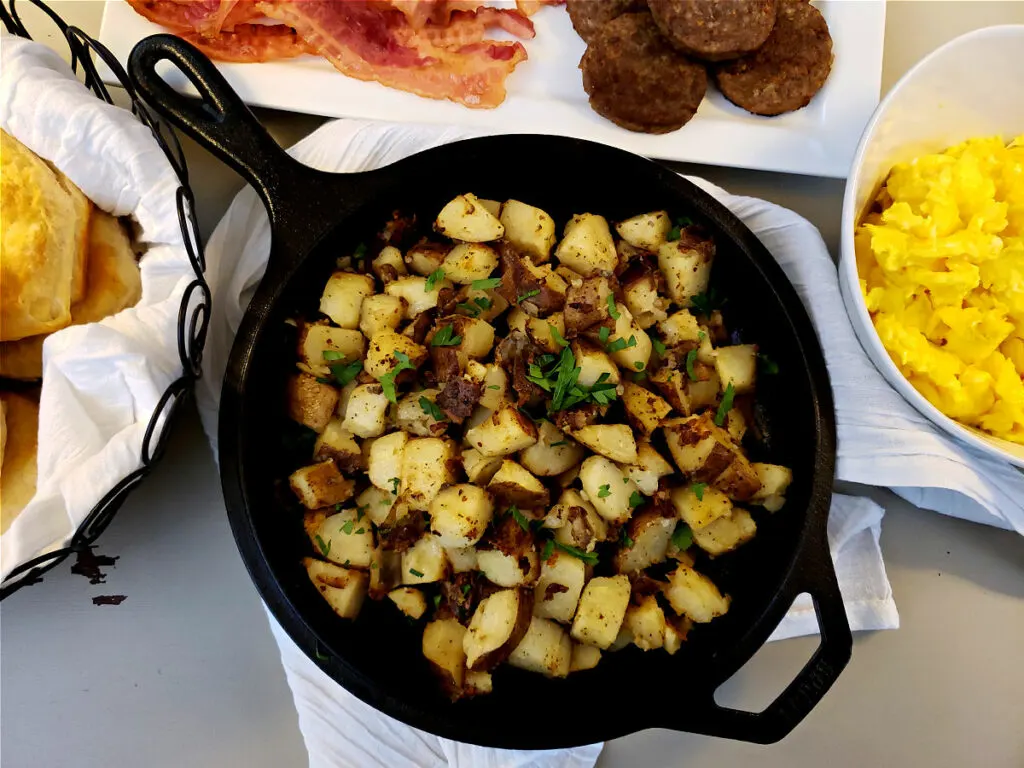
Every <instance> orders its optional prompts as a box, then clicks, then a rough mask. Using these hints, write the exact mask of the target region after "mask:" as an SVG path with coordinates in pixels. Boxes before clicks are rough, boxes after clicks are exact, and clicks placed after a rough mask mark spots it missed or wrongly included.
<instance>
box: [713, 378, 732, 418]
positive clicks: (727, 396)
mask: <svg viewBox="0 0 1024 768" xmlns="http://www.w3.org/2000/svg"><path fill="white" fill-rule="evenodd" d="M735 398H736V390H735V389H733V386H732V382H731V381H730V382H729V384H728V385H726V387H725V392H724V393H723V394H722V402H721V403H719V404H718V413H716V414H715V424H716V425H717V426H719V427H720V426H722V424H724V423H725V416H726V414H727V413H729V411H730V410H731V409H732V401H733V400H734V399H735Z"/></svg>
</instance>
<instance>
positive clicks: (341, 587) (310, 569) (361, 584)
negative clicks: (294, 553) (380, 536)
mask: <svg viewBox="0 0 1024 768" xmlns="http://www.w3.org/2000/svg"><path fill="white" fill-rule="evenodd" d="M302 564H303V565H304V566H305V567H306V572H307V573H308V574H309V580H310V581H312V582H313V586H315V587H316V588H317V590H318V591H319V592H320V594H321V595H323V596H324V599H325V600H326V601H327V603H328V605H330V606H331V609H332V610H333V611H334V612H335V613H336V614H338V615H339V616H341V618H343V619H354V618H355V617H356V616H358V615H359V609H360V608H362V607H363V600H364V599H365V598H366V588H367V582H368V577H367V575H366V572H365V571H356V570H351V569H348V568H342V567H341V566H340V565H335V564H334V563H325V562H324V561H323V560H314V559H313V558H311V557H307V558H305V559H304V560H303V561H302Z"/></svg>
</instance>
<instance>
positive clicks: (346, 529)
mask: <svg viewBox="0 0 1024 768" xmlns="http://www.w3.org/2000/svg"><path fill="white" fill-rule="evenodd" d="M355 525H356V521H355V520H346V521H345V524H344V525H342V526H341V532H342V533H344V534H345V535H346V536H349V535H351V534H352V529H353V528H355Z"/></svg>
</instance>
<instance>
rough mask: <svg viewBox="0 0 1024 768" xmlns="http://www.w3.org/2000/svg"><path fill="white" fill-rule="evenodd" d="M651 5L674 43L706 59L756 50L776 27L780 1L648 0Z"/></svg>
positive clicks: (655, 18)
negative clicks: (777, 9)
mask: <svg viewBox="0 0 1024 768" xmlns="http://www.w3.org/2000/svg"><path fill="white" fill-rule="evenodd" d="M648 5H649V6H650V9H651V15H652V16H653V17H654V21H655V23H656V24H657V25H658V28H659V29H660V30H661V32H662V34H664V35H665V37H667V38H668V41H669V42H670V43H672V45H674V46H675V47H676V48H678V49H679V50H680V51H682V52H683V53H685V54H687V55H689V56H693V57H695V58H698V59H705V60H706V61H724V60H726V59H735V58H737V57H738V56H744V55H746V54H748V53H750V52H752V51H756V50H757V49H758V48H760V47H761V46H762V45H763V44H764V41H765V40H767V39H768V35H770V34H771V31H772V27H774V26H775V10H776V0H648Z"/></svg>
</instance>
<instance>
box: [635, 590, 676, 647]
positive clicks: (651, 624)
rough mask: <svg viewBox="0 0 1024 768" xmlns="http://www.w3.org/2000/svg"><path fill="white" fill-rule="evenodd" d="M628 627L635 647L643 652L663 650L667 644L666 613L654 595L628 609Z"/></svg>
mask: <svg viewBox="0 0 1024 768" xmlns="http://www.w3.org/2000/svg"><path fill="white" fill-rule="evenodd" d="M625 623H626V626H627V627H629V631H630V633H631V634H632V635H633V645H635V646H636V647H637V648H639V649H640V650H642V651H650V650H654V649H655V648H661V647H662V646H663V645H664V644H665V626H666V625H665V612H664V611H662V610H661V606H660V605H658V600H657V598H655V596H654V595H648V596H647V597H645V598H643V599H641V600H640V603H639V604H638V605H631V606H629V608H627V609H626V619H625Z"/></svg>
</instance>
